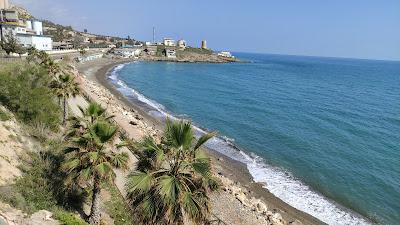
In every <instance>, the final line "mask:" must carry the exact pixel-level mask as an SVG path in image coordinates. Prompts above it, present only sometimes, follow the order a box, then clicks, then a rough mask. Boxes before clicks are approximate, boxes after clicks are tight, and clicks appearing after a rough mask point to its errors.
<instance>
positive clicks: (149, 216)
mask: <svg viewBox="0 0 400 225" xmlns="http://www.w3.org/2000/svg"><path fill="white" fill-rule="evenodd" d="M214 135H215V134H213V133H211V134H206V135H204V136H202V137H201V138H200V139H199V140H198V141H197V143H194V140H195V139H194V137H193V132H192V127H191V124H190V123H189V122H184V121H180V122H175V123H171V122H168V123H167V129H166V131H165V134H164V140H165V141H164V143H162V144H158V145H157V144H156V143H155V141H154V140H153V139H152V138H146V139H145V140H144V141H143V143H141V146H140V148H141V149H142V150H141V151H138V153H136V155H137V156H138V159H139V163H138V171H134V172H132V173H131V174H130V175H129V177H128V182H127V186H126V188H127V193H128V199H129V201H130V204H131V205H132V206H133V208H134V210H136V211H137V212H138V213H137V215H138V218H139V220H140V222H141V223H145V224H184V223H187V222H189V221H191V222H194V223H195V224H203V223H205V222H206V221H207V219H208V216H209V212H210V203H209V198H208V194H209V192H210V191H214V190H216V189H217V188H218V183H217V181H216V180H215V178H214V177H213V176H212V175H211V165H210V159H209V158H208V157H206V156H205V155H204V154H203V153H202V152H201V151H200V150H199V149H200V147H201V146H202V145H203V144H204V143H205V142H207V141H208V140H209V139H210V138H212V137H213V136H214Z"/></svg>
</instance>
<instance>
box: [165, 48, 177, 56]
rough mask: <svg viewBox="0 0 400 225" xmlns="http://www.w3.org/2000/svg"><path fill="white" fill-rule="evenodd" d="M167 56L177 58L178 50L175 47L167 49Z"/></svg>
mask: <svg viewBox="0 0 400 225" xmlns="http://www.w3.org/2000/svg"><path fill="white" fill-rule="evenodd" d="M165 56H166V57H167V58H176V50H175V49H165Z"/></svg>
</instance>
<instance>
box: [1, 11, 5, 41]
mask: <svg viewBox="0 0 400 225" xmlns="http://www.w3.org/2000/svg"><path fill="white" fill-rule="evenodd" d="M3 17H4V16H3V10H2V9H0V40H1V41H3V22H4V18H3Z"/></svg>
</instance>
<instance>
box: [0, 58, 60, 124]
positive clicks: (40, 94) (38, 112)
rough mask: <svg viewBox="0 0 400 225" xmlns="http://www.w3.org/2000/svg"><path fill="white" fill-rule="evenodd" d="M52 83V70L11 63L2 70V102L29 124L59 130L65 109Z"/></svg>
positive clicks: (0, 82) (0, 72)
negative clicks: (50, 84) (60, 103)
mask: <svg viewBox="0 0 400 225" xmlns="http://www.w3.org/2000/svg"><path fill="white" fill-rule="evenodd" d="M49 82H50V77H49V75H48V72H47V70H45V69H44V68H42V67H41V66H37V65H32V64H29V63H16V64H10V65H8V66H7V67H5V68H3V69H2V70H1V71H0V103H1V104H2V105H4V106H6V107H7V108H8V109H9V110H11V111H12V112H13V113H14V114H15V116H16V117H17V119H19V120H21V121H22V122H24V123H25V124H28V125H31V126H40V127H45V128H49V129H50V130H53V131H55V130H57V129H58V127H59V125H60V121H61V109H60V107H59V105H58V104H57V100H56V96H55V94H54V93H53V92H52V90H51V89H50V88H49V86H48V84H49Z"/></svg>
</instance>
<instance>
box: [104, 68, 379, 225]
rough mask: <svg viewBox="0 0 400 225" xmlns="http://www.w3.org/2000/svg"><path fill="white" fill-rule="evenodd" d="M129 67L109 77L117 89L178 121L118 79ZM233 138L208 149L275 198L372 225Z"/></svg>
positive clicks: (340, 222)
mask: <svg viewBox="0 0 400 225" xmlns="http://www.w3.org/2000/svg"><path fill="white" fill-rule="evenodd" d="M125 65H126V64H122V65H119V66H117V67H115V68H114V70H113V71H112V72H111V74H110V75H109V78H110V80H112V81H113V83H114V84H117V87H118V90H119V91H120V92H121V93H122V94H124V95H126V96H127V97H135V98H136V99H137V100H138V101H140V102H142V103H144V104H146V105H148V106H150V107H151V108H152V109H153V110H150V111H149V112H148V113H149V114H150V115H151V116H154V117H157V118H162V119H166V118H169V119H172V120H178V116H174V115H173V114H172V113H169V112H167V111H166V109H165V107H164V106H163V105H162V104H160V103H158V102H156V101H153V100H151V99H149V98H147V97H145V96H144V95H143V94H141V93H140V92H138V91H136V90H134V89H133V88H130V87H128V86H127V85H126V84H125V83H124V82H123V81H121V80H119V79H118V72H119V71H120V70H122V69H123V68H124V67H125ZM206 132H207V130H206V129H205V128H200V127H199V126H194V135H195V136H196V137H197V138H198V137H200V136H201V135H203V134H205V133H206ZM234 141H235V140H234V139H232V138H229V137H225V136H220V137H214V138H212V139H210V140H209V141H208V142H207V143H206V147H207V148H209V149H212V150H214V151H217V152H219V153H221V154H223V155H225V156H227V157H229V158H232V159H233V160H236V161H238V162H241V163H244V164H245V165H246V166H247V169H248V170H249V172H250V174H251V176H252V177H253V180H254V181H255V182H258V183H261V184H263V187H264V188H266V189H268V190H269V191H270V192H271V193H272V194H273V195H275V196H276V197H278V198H280V199H281V200H283V201H284V202H286V203H287V204H289V205H291V206H293V207H294V208H296V209H298V210H301V211H303V212H305V213H308V214H310V215H312V216H314V217H315V218H317V219H319V220H321V221H323V222H325V223H327V224H335V225H367V224H373V223H371V222H369V221H368V220H367V219H364V218H363V217H362V216H361V215H358V214H357V213H355V212H352V211H351V210H348V209H346V208H344V207H342V206H340V205H338V204H337V203H335V202H334V201H332V200H330V199H328V198H326V197H325V196H323V195H321V194H319V193H318V192H316V191H314V190H312V189H311V188H310V187H309V186H307V185H305V184H304V183H303V182H302V181H300V180H298V179H296V178H295V177H294V176H293V175H292V174H291V173H290V172H287V171H285V170H284V169H281V168H277V167H273V166H270V165H268V164H267V163H265V160H264V159H263V158H261V157H259V156H258V155H256V154H254V153H247V152H245V151H243V150H241V149H240V148H239V147H237V146H236V145H235V144H234Z"/></svg>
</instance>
